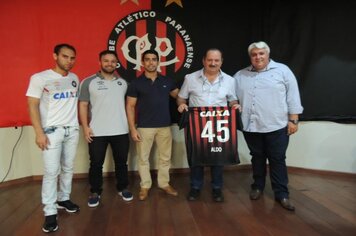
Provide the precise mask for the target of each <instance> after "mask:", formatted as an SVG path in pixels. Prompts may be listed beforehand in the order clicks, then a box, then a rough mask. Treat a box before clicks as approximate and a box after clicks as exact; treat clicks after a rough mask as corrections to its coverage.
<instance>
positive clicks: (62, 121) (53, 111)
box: [26, 44, 79, 233]
mask: <svg viewBox="0 0 356 236" xmlns="http://www.w3.org/2000/svg"><path fill="white" fill-rule="evenodd" d="M53 58H54V60H55V66H54V68H53V69H48V70H45V71H42V72H39V73H36V74H34V75H32V77H31V80H30V84H29V87H28V90H27V93H26V96H27V97H28V107H29V113H30V117H31V121H32V126H33V128H34V130H35V134H36V144H37V146H38V147H39V148H40V149H41V150H42V158H43V162H44V175H43V182H42V203H43V204H44V208H43V210H44V214H45V222H44V224H43V227H42V230H43V231H44V232H46V233H49V232H53V231H56V230H57V229H58V225H57V208H59V209H65V210H66V211H67V212H78V211H79V206H78V205H76V204H74V203H73V202H72V201H70V193H71V189H72V177H73V163H74V158H75V155H76V150H77V145H78V140H79V124H78V116H77V114H78V113H77V102H78V92H79V80H78V77H77V76H76V75H75V74H73V73H71V72H69V71H70V70H71V69H72V67H73V66H74V63H75V59H76V50H75V48H74V47H73V46H71V45H68V44H58V45H56V46H55V47H54V53H53ZM58 176H59V178H58ZM58 182H59V184H58ZM57 185H58V186H59V189H58V188H57Z"/></svg>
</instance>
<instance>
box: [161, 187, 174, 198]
mask: <svg viewBox="0 0 356 236" xmlns="http://www.w3.org/2000/svg"><path fill="white" fill-rule="evenodd" d="M161 189H162V190H163V191H165V192H166V193H167V194H169V195H172V196H178V192H177V190H175V189H174V188H173V187H172V186H170V185H168V186H167V187H164V188H161Z"/></svg>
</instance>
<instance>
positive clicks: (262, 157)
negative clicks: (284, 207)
mask: <svg viewBox="0 0 356 236" xmlns="http://www.w3.org/2000/svg"><path fill="white" fill-rule="evenodd" d="M243 134H244V137H245V140H246V143H247V146H248V148H249V149H250V154H251V156H252V160H251V162H252V170H253V179H254V182H253V184H252V185H251V187H252V188H253V189H259V190H262V191H263V190H264V188H265V183H266V174H267V170H266V168H267V159H268V164H269V170H270V179H271V184H272V189H273V191H274V196H275V198H276V199H282V198H288V196H289V192H288V187H287V185H288V173H287V166H286V151H287V147H288V143H289V136H288V135H287V127H285V128H283V129H279V130H276V131H273V132H269V133H252V132H244V133H243Z"/></svg>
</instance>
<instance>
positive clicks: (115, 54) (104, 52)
mask: <svg viewBox="0 0 356 236" xmlns="http://www.w3.org/2000/svg"><path fill="white" fill-rule="evenodd" d="M108 54H111V55H114V56H115V57H116V59H119V57H118V56H117V53H116V52H115V51H110V50H104V51H101V52H100V53H99V60H101V58H102V57H103V56H105V55H108Z"/></svg>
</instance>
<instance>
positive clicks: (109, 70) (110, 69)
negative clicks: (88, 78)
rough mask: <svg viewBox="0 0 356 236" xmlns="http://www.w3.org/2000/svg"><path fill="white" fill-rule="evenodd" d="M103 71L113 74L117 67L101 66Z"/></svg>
mask: <svg viewBox="0 0 356 236" xmlns="http://www.w3.org/2000/svg"><path fill="white" fill-rule="evenodd" d="M101 71H103V72H105V73H107V74H113V73H114V72H115V68H112V67H106V68H104V67H101Z"/></svg>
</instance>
